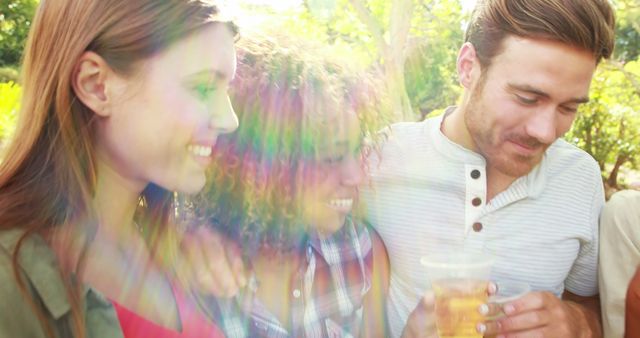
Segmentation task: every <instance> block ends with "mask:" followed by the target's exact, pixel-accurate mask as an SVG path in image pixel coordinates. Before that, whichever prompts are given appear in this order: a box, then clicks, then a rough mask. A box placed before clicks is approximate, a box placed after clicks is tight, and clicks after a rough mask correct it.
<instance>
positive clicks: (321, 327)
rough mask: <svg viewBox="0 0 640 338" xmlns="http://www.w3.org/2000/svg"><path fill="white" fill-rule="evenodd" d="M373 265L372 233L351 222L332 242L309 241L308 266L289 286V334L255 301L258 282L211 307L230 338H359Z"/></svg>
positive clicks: (346, 224)
mask: <svg viewBox="0 0 640 338" xmlns="http://www.w3.org/2000/svg"><path fill="white" fill-rule="evenodd" d="M372 260H373V258H372V250H371V237H370V236H369V232H368V231H367V229H366V227H364V226H363V225H357V224H355V223H354V222H353V221H352V220H351V218H347V221H346V223H345V225H344V226H343V227H342V228H341V230H339V231H337V232H336V233H335V234H333V235H332V236H331V237H328V238H325V239H320V238H318V237H317V236H314V237H311V238H310V239H309V241H308V243H307V246H306V263H307V264H303V265H302V267H301V268H300V270H299V271H298V272H297V273H295V275H294V277H293V283H291V290H290V294H291V295H293V297H292V298H291V302H290V309H291V311H290V313H291V317H290V327H291V332H289V331H287V329H285V327H284V326H283V325H282V324H281V323H280V322H279V320H278V319H277V318H276V317H275V316H274V315H273V314H272V313H270V312H269V310H268V309H267V308H266V307H265V306H264V305H263V304H262V303H261V302H260V300H259V299H257V297H255V291H256V289H257V286H256V284H257V283H256V282H255V278H251V280H250V282H249V286H248V287H247V288H246V290H244V291H243V292H241V293H240V294H239V295H238V296H236V297H234V298H232V299H230V300H225V299H216V300H215V301H214V302H213V303H210V304H209V305H210V308H212V309H214V313H216V317H217V320H218V323H220V324H221V327H222V329H223V330H224V331H225V334H226V336H227V337H229V338H244V337H265V338H267V337H268V338H281V337H282V338H284V337H307V338H315V337H332V338H333V337H356V336H358V335H359V332H360V330H361V326H362V300H363V297H364V295H365V294H366V293H367V292H368V291H369V288H370V287H371V265H372Z"/></svg>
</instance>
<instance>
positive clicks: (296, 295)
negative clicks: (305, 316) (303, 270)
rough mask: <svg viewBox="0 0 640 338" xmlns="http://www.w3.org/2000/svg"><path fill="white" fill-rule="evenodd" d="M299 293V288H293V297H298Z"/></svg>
mask: <svg viewBox="0 0 640 338" xmlns="http://www.w3.org/2000/svg"><path fill="white" fill-rule="evenodd" d="M300 294H301V292H300V290H299V289H295V290H293V297H295V298H300Z"/></svg>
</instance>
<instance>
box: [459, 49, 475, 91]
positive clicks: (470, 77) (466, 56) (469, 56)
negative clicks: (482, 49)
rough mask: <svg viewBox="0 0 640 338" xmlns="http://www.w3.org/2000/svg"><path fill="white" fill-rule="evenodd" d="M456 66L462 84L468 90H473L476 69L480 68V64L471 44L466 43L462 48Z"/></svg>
mask: <svg viewBox="0 0 640 338" xmlns="http://www.w3.org/2000/svg"><path fill="white" fill-rule="evenodd" d="M456 66H457V70H458V81H460V84H461V85H462V86H463V87H464V88H466V89H469V88H471V84H472V83H473V81H474V74H475V71H476V69H475V68H477V67H480V62H479V61H478V57H477V55H476V49H475V47H474V46H473V45H472V44H471V43H470V42H466V43H465V44H463V45H462V48H460V52H458V60H457V62H456Z"/></svg>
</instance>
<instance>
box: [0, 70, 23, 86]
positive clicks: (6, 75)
mask: <svg viewBox="0 0 640 338" xmlns="http://www.w3.org/2000/svg"><path fill="white" fill-rule="evenodd" d="M19 78H20V72H19V71H18V70H17V69H16V68H14V67H0V82H15V83H18V82H19V81H18V80H19Z"/></svg>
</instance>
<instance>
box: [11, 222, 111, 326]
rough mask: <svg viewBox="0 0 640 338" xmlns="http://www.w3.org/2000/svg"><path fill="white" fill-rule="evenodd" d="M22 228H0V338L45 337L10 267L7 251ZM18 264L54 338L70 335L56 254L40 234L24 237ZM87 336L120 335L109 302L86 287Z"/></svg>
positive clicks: (67, 311)
mask: <svg viewBox="0 0 640 338" xmlns="http://www.w3.org/2000/svg"><path fill="white" fill-rule="evenodd" d="M22 233H23V231H22V230H7V231H0V337H12V338H20V337H25V338H26V337H28V338H32V337H33V338H47V334H46V331H45V330H44V328H43V327H42V324H41V323H40V321H39V320H38V317H37V315H36V314H35V312H34V311H33V310H32V309H31V306H30V305H29V302H28V301H27V300H26V299H25V298H24V296H23V295H22V293H21V292H20V288H19V286H18V284H17V283H16V280H15V278H14V275H13V269H12V267H11V253H12V252H13V249H14V248H15V245H16V243H17V241H18V239H19V238H20V235H21V234H22ZM18 261H19V264H20V267H21V270H22V274H23V277H25V278H24V280H25V281H28V283H27V287H28V291H29V292H30V293H31V295H32V296H33V297H34V299H35V300H36V303H37V304H38V305H39V306H41V308H42V309H43V310H44V311H43V313H44V314H45V317H46V319H47V320H48V321H49V323H50V324H51V327H52V328H53V330H54V331H55V334H56V336H55V337H56V338H70V337H71V330H70V327H71V326H70V318H71V305H70V304H69V302H68V301H67V297H66V292H65V288H64V284H63V283H62V278H61V277H60V274H59V270H58V268H57V263H56V257H55V255H54V253H53V252H52V251H51V249H50V247H49V246H48V245H47V244H46V243H45V241H44V239H43V238H42V237H40V236H32V237H31V238H28V239H27V240H25V242H24V244H23V245H22V248H21V249H20V254H19V259H18ZM84 304H85V309H84V311H85V320H86V328H87V335H88V337H90V338H111V337H118V338H122V332H121V329H120V324H119V322H118V317H117V316H116V313H115V310H114V308H113V306H112V305H111V303H110V302H109V301H108V300H107V299H106V298H104V297H103V296H102V295H101V294H99V293H98V292H97V291H95V290H93V289H92V288H90V287H86V288H85V293H84Z"/></svg>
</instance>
